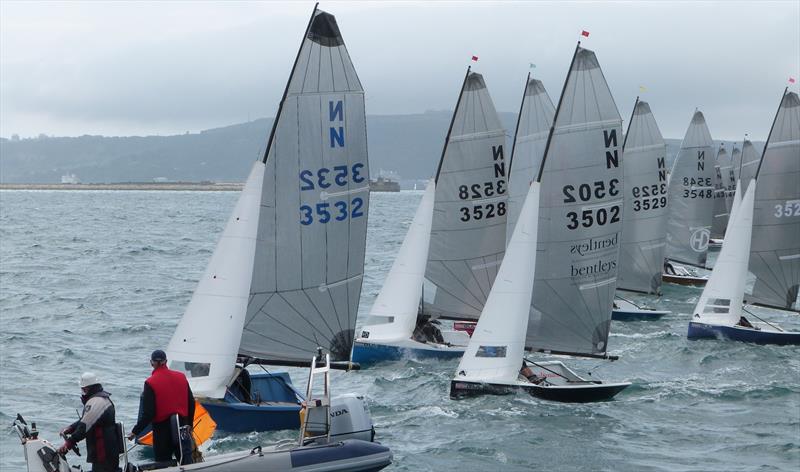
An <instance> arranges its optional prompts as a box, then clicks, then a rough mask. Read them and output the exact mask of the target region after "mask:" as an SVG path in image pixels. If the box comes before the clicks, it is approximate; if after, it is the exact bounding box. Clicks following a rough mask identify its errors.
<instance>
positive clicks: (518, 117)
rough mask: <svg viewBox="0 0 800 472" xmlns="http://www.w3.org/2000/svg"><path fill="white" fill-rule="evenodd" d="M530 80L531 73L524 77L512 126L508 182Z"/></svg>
mask: <svg viewBox="0 0 800 472" xmlns="http://www.w3.org/2000/svg"><path fill="white" fill-rule="evenodd" d="M530 80H531V73H530V72H528V76H527V77H525V87H523V89H522V99H521V100H520V101H519V112H518V113H517V124H516V126H514V141H512V142H511V156H510V157H509V158H508V180H509V181H511V170H512V169H513V168H514V151H515V150H516V149H517V136H518V135H519V123H520V121H522V110H523V108H524V107H525V96H526V95H527V94H528V82H530Z"/></svg>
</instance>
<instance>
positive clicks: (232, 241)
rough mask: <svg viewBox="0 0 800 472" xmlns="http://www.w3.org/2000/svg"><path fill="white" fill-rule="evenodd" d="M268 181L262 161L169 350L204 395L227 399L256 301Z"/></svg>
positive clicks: (171, 360)
mask: <svg viewBox="0 0 800 472" xmlns="http://www.w3.org/2000/svg"><path fill="white" fill-rule="evenodd" d="M263 179H264V164H263V163H262V162H261V161H258V162H256V163H255V164H254V165H253V169H252V170H251V171H250V176H249V177H248V178H247V182H245V185H244V188H243V189H242V193H241V195H239V200H238V201H237V202H236V206H235V207H234V209H233V213H232V214H231V217H230V219H229V220H228V224H227V225H226V226H225V230H224V231H223V232H222V236H221V237H220V239H219V241H218V242H217V247H216V248H215V249H214V253H213V254H212V256H211V260H210V261H209V263H208V266H207V267H206V270H205V272H204V273H203V276H202V277H201V278H200V281H199V282H198V284H197V288H196V289H195V291H194V293H193V294H192V299H191V301H189V306H187V307H186V312H185V313H184V315H183V318H181V321H180V322H179V323H178V327H177V328H176V329H175V333H174V334H173V335H172V339H171V340H170V342H169V345H168V347H167V359H169V363H170V367H171V368H172V369H175V370H180V371H182V372H184V373H185V374H186V377H187V378H188V379H189V383H190V385H191V387H192V392H194V394H195V395H198V396H207V397H211V398H221V397H222V396H224V395H225V386H226V384H227V383H228V381H229V380H230V378H231V375H232V374H233V369H234V367H235V364H236V356H237V354H238V353H239V340H240V338H241V336H242V326H243V325H244V314H245V311H246V310H247V300H248V298H249V296H250V276H251V274H252V272H253V260H254V255H255V248H256V233H257V231H258V213H259V205H260V204H261V187H262V183H263Z"/></svg>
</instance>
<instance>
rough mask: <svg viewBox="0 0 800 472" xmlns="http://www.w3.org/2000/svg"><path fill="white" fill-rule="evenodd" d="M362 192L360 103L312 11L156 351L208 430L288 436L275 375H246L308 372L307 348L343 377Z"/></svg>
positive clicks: (286, 401) (360, 241) (294, 393)
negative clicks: (163, 354)
mask: <svg viewBox="0 0 800 472" xmlns="http://www.w3.org/2000/svg"><path fill="white" fill-rule="evenodd" d="M368 185H369V172H368V162H367V136H366V124H365V114H364V91H363V88H362V87H361V83H360V82H359V79H358V76H357V75H356V71H355V69H354V68H353V64H352V62H351V60H350V56H349V55H348V53H347V48H346V47H345V45H344V41H343V40H342V36H341V34H340V32H339V27H338V25H337V23H336V19H335V18H334V16H333V15H331V14H329V13H326V12H324V11H321V10H317V9H316V7H315V8H314V12H313V14H312V15H311V19H310V20H309V23H308V27H307V28H306V32H305V35H304V36H303V41H302V43H301V46H300V49H299V51H298V54H297V57H296V60H295V64H294V67H293V68H292V72H291V75H290V77H289V80H288V82H287V84H286V89H285V91H284V96H283V98H282V100H281V102H280V106H279V108H278V113H277V116H276V118H275V122H274V124H273V127H272V131H271V133H270V135H269V140H268V142H267V147H266V151H265V153H264V155H263V158H261V159H259V160H258V161H257V162H255V163H254V164H253V168H252V170H251V172H250V175H249V177H248V178H247V181H246V182H245V186H244V189H243V190H242V193H241V195H240V197H239V200H238V202H237V203H236V206H235V207H234V210H233V214H232V215H231V217H230V219H229V220H228V223H227V226H226V227H225V229H224V231H223V233H222V237H221V238H220V240H219V242H218V243H217V247H216V249H215V251H214V253H213V255H212V256H211V260H210V262H209V264H208V267H207V268H206V271H205V273H204V274H203V276H202V278H201V279H200V281H199V283H198V285H197V288H196V289H195V292H194V294H193V295H192V299H191V301H190V302H189V306H188V307H187V309H186V312H185V314H184V316H183V318H182V319H181V321H180V323H179V324H178V327H177V329H176V330H175V333H174V335H173V336H172V339H171V341H170V343H169V346H168V349H167V355H168V359H169V361H170V368H172V369H175V370H179V371H181V372H184V373H185V374H186V376H187V378H188V379H189V383H190V385H191V387H192V391H193V392H194V394H195V395H196V396H197V397H198V398H199V400H200V401H201V403H202V404H203V406H204V407H205V408H206V409H207V410H208V412H209V413H210V414H211V416H212V418H214V420H215V421H216V422H217V426H218V429H220V430H223V431H233V432H244V431H264V430H276V429H287V428H297V427H299V426H300V420H299V417H298V412H299V411H300V409H301V404H302V402H303V400H304V398H303V395H302V393H301V392H299V391H298V390H297V389H295V388H294V386H293V385H292V383H291V379H290V377H289V375H288V374H287V373H285V372H280V373H276V372H272V373H269V372H265V373H259V374H253V375H250V374H249V371H248V370H247V368H246V367H247V366H248V365H255V364H260V365H263V364H267V365H286V366H308V365H309V359H311V357H312V356H314V355H316V354H317V350H318V348H321V349H322V351H323V353H325V354H329V355H330V356H331V358H332V360H333V361H334V365H335V366H339V367H342V366H347V364H349V359H350V352H351V346H352V340H353V334H354V330H355V322H356V315H357V313H358V301H359V296H360V293H361V279H362V274H363V268H364V249H365V245H366V231H367V209H368V203H369V187H368ZM337 363H338V364H337ZM334 402H336V400H334ZM356 406H357V408H351V411H353V410H360V409H361V405H356Z"/></svg>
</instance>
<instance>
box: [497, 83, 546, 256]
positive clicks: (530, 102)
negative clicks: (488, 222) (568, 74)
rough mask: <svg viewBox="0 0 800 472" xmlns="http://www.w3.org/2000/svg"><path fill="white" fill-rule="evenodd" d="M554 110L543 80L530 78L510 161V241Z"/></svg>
mask: <svg viewBox="0 0 800 472" xmlns="http://www.w3.org/2000/svg"><path fill="white" fill-rule="evenodd" d="M554 113H555V107H554V106H553V102H552V101H551V100H550V96H549V95H547V91H546V90H545V89H544V84H542V81H540V80H536V79H528V83H527V84H526V86H525V95H524V96H523V98H522V107H521V108H520V114H519V123H518V124H517V133H516V136H515V137H514V147H513V148H512V149H513V151H512V154H511V162H510V164H509V169H510V170H509V178H508V179H509V181H508V222H507V225H506V239H507V241H506V242H508V241H510V240H511V235H512V234H513V232H514V225H516V224H517V218H518V217H519V212H520V211H521V210H522V204H523V203H524V202H525V198H527V195H528V189H529V188H530V185H531V182H533V181H534V180H536V177H537V174H538V173H539V167H540V164H541V162H542V154H543V153H544V146H545V144H546V143H547V135H548V133H549V131H550V126H552V124H553V114H554Z"/></svg>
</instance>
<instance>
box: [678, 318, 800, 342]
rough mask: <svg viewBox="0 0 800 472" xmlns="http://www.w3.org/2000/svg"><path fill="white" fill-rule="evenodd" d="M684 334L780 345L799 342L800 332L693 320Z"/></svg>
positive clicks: (694, 337)
mask: <svg viewBox="0 0 800 472" xmlns="http://www.w3.org/2000/svg"><path fill="white" fill-rule="evenodd" d="M686 336H687V337H688V338H689V339H704V338H705V339H708V338H715V339H720V338H724V339H730V340H732V341H742V342H746V343H755V344H777V345H781V346H785V345H798V344H800V332H794V331H771V330H765V329H761V330H757V329H753V328H745V327H743V326H722V325H710V324H706V323H697V322H694V321H692V322H690V323H689V331H688V333H687V335H686Z"/></svg>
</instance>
